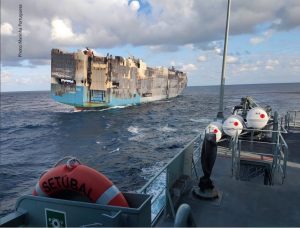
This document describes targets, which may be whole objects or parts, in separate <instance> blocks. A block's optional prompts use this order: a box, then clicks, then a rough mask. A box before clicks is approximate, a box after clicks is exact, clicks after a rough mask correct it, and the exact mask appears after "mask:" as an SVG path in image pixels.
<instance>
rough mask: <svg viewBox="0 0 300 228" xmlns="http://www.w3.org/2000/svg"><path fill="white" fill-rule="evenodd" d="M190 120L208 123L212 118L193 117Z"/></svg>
mask: <svg viewBox="0 0 300 228" xmlns="http://www.w3.org/2000/svg"><path fill="white" fill-rule="evenodd" d="M190 121H192V122H196V123H207V122H211V121H212V119H210V118H200V119H193V118H191V119H190Z"/></svg>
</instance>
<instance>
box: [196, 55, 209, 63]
mask: <svg viewBox="0 0 300 228" xmlns="http://www.w3.org/2000/svg"><path fill="white" fill-rule="evenodd" d="M197 61H198V62H206V61H207V56H205V55H200V56H198V58H197Z"/></svg>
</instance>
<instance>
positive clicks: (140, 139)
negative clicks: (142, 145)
mask: <svg viewBox="0 0 300 228" xmlns="http://www.w3.org/2000/svg"><path fill="white" fill-rule="evenodd" d="M145 138H146V135H145V134H139V135H136V136H133V137H130V138H129V141H136V142H143V141H144V139H145Z"/></svg>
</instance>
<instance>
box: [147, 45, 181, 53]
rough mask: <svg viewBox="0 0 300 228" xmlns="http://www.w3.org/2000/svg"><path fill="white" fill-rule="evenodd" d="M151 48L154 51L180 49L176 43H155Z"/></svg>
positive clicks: (174, 50)
mask: <svg viewBox="0 0 300 228" xmlns="http://www.w3.org/2000/svg"><path fill="white" fill-rule="evenodd" d="M149 48H150V50H151V51H152V52H176V51H178V49H179V48H178V46H176V45H154V46H150V47H149Z"/></svg>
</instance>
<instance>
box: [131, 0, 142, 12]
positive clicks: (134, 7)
mask: <svg viewBox="0 0 300 228" xmlns="http://www.w3.org/2000/svg"><path fill="white" fill-rule="evenodd" d="M129 7H130V9H131V10H132V11H138V10H139V9H140V3H139V1H131V2H130V4H129Z"/></svg>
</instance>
